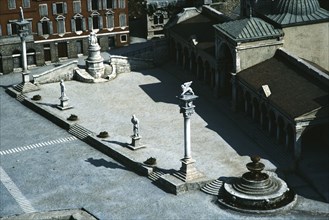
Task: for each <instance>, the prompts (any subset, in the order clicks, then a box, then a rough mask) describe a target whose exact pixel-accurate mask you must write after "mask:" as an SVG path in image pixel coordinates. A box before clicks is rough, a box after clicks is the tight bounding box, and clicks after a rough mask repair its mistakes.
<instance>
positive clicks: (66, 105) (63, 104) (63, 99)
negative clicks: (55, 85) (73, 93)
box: [57, 96, 73, 110]
mask: <svg viewBox="0 0 329 220" xmlns="http://www.w3.org/2000/svg"><path fill="white" fill-rule="evenodd" d="M59 100H60V101H61V104H60V105H57V108H58V109H60V110H66V109H70V108H73V106H72V105H70V104H69V98H68V97H66V96H64V97H60V98H59Z"/></svg>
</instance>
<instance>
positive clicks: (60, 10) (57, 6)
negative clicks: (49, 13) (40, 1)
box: [53, 2, 67, 15]
mask: <svg viewBox="0 0 329 220" xmlns="http://www.w3.org/2000/svg"><path fill="white" fill-rule="evenodd" d="M53 14H54V15H58V14H67V4H66V2H57V3H53Z"/></svg>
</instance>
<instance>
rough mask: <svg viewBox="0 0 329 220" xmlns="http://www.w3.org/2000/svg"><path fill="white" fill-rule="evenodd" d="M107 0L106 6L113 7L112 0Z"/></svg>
mask: <svg viewBox="0 0 329 220" xmlns="http://www.w3.org/2000/svg"><path fill="white" fill-rule="evenodd" d="M105 1H106V8H112V7H113V3H112V0H105Z"/></svg>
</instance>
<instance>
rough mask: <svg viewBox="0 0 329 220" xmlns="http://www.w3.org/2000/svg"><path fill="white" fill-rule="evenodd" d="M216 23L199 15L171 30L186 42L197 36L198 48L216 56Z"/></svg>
mask: <svg viewBox="0 0 329 220" xmlns="http://www.w3.org/2000/svg"><path fill="white" fill-rule="evenodd" d="M216 23H217V21H215V20H213V19H210V18H209V17H207V16H205V15H203V14H199V15H197V16H194V17H192V18H190V19H187V20H185V21H183V22H181V23H178V24H176V25H174V26H173V27H172V28H171V30H172V31H173V32H175V33H176V34H178V35H179V36H181V37H182V38H184V39H186V40H189V39H190V38H191V36H196V40H197V41H198V44H197V45H196V47H198V48H200V49H202V50H204V51H206V52H207V53H208V54H210V55H212V56H215V31H214V28H213V25H214V24H216Z"/></svg>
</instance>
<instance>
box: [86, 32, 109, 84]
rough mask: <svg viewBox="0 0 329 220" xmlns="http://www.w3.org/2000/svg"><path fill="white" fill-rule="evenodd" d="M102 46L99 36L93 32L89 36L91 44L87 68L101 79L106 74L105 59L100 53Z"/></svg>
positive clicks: (93, 75)
mask: <svg viewBox="0 0 329 220" xmlns="http://www.w3.org/2000/svg"><path fill="white" fill-rule="evenodd" d="M100 50H101V47H100V46H99V44H98V42H97V36H96V34H95V33H94V32H92V33H91V34H90V36H89V46H88V58H87V59H86V69H87V72H88V73H89V74H90V75H91V76H92V77H94V78H95V79H99V78H101V77H102V76H103V75H104V71H105V67H104V63H103V61H104V59H103V57H102V56H101V53H100Z"/></svg>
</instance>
